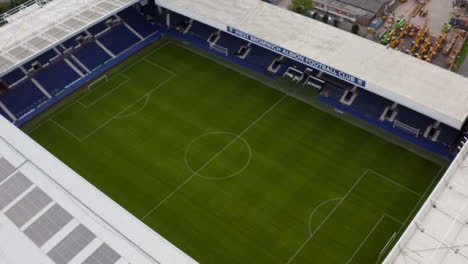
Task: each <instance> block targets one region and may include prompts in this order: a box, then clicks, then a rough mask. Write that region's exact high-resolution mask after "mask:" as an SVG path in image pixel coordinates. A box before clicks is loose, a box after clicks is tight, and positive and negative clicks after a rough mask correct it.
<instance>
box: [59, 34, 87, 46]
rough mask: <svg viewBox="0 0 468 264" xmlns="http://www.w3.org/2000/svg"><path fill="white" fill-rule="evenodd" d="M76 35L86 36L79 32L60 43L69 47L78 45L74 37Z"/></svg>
mask: <svg viewBox="0 0 468 264" xmlns="http://www.w3.org/2000/svg"><path fill="white" fill-rule="evenodd" d="M78 36H86V33H80V34H77V35H75V36H73V37H71V38H69V39H67V40H66V41H64V42H63V43H62V45H63V46H65V48H67V49H68V48H71V47H75V46H76V45H78V43H77V42H76V38H77V37H78Z"/></svg>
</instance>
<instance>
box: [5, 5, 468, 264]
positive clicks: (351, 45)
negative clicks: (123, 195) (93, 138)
mask: <svg viewBox="0 0 468 264" xmlns="http://www.w3.org/2000/svg"><path fill="white" fill-rule="evenodd" d="M1 23H2V24H4V25H3V26H1V27H0V34H1V35H2V36H7V37H2V38H1V39H0V46H1V51H0V76H1V77H0V79H1V81H0V94H1V95H0V114H1V115H2V116H3V117H4V118H3V119H2V120H1V122H0V127H2V132H1V137H2V141H1V142H2V143H1V144H3V145H4V147H3V148H2V149H1V151H2V152H1V153H0V155H1V156H2V157H3V158H2V160H0V163H1V164H0V165H1V166H2V168H1V169H2V173H3V174H2V175H3V178H4V179H2V175H0V201H3V202H4V208H3V209H2V208H0V210H2V213H0V220H1V221H2V222H1V223H2V225H1V226H0V232H11V231H9V230H16V231H13V233H8V234H7V235H8V236H18V239H13V240H14V243H18V244H19V245H21V246H23V245H27V246H28V247H29V248H34V249H32V250H33V251H34V252H36V253H37V254H36V253H35V254H36V255H34V256H35V257H38V258H43V259H44V263H62V262H63V263H65V262H67V261H70V260H74V258H81V260H83V261H84V260H85V259H86V258H88V257H90V256H92V255H93V253H94V252H95V251H97V250H99V249H101V246H102V245H108V247H106V248H105V249H104V250H107V251H106V252H107V253H109V252H111V253H109V255H112V256H115V257H116V256H119V258H118V259H119V260H118V261H120V262H118V263H195V261H194V260H192V259H191V258H190V257H188V256H187V255H185V254H184V253H182V252H181V251H179V250H178V249H176V248H175V247H173V246H172V245H170V244H169V243H168V242H167V241H165V240H164V239H163V238H162V237H160V236H159V235H157V234H156V233H154V232H153V231H151V230H149V228H147V227H145V226H144V225H143V224H142V223H141V222H139V221H138V220H136V219H134V218H132V216H131V215H130V214H129V213H127V212H125V211H124V210H123V209H122V208H120V207H118V205H116V204H112V202H111V201H110V199H108V198H107V197H105V196H104V195H103V194H102V193H100V192H99V191H97V190H96V189H94V188H93V186H92V185H90V184H87V183H86V182H85V181H84V180H83V179H82V178H80V177H79V176H78V175H77V174H76V173H74V172H73V171H71V170H70V169H69V168H68V167H66V166H65V165H64V164H63V163H60V162H59V161H57V160H56V159H54V158H53V156H52V155H51V154H49V153H47V152H46V151H45V150H44V149H42V148H41V147H40V146H38V145H37V144H35V143H34V142H33V141H32V140H31V139H29V138H28V137H27V136H26V135H24V134H22V132H20V131H19V130H18V129H16V128H15V127H14V126H13V125H15V126H21V125H23V124H25V123H26V122H28V121H29V120H31V119H32V118H34V117H35V116H37V115H38V114H39V113H41V112H43V111H44V110H45V109H47V108H49V107H50V106H52V105H54V104H56V103H57V102H59V101H60V100H61V99H63V98H64V97H65V96H67V95H69V94H71V93H72V92H74V91H75V90H77V89H78V88H80V87H82V86H83V85H84V84H86V83H88V82H90V81H92V80H94V79H96V78H97V77H99V76H100V75H102V74H103V73H104V72H105V71H106V70H108V69H110V68H111V67H113V66H115V65H117V64H118V63H119V62H121V61H123V60H125V59H126V58H128V57H129V56H131V55H132V54H134V53H136V52H137V51H139V50H141V49H142V48H143V47H145V46H147V45H149V44H151V43H152V42H154V41H156V40H158V39H159V38H161V37H162V36H164V35H169V36H172V37H174V38H178V39H181V40H183V41H186V42H189V43H191V44H193V45H195V46H197V47H199V48H202V49H205V50H207V51H209V52H211V53H213V54H216V55H219V56H221V57H223V58H225V59H226V60H229V61H231V62H233V63H236V64H238V65H241V66H243V67H245V68H247V69H249V70H252V71H255V72H257V73H259V74H262V75H265V76H266V77H268V78H270V79H273V80H275V79H279V78H282V77H284V78H290V79H291V80H292V81H294V82H298V83H299V82H300V83H301V84H303V85H306V86H310V89H317V90H318V91H319V95H318V97H317V99H318V100H319V101H321V102H323V103H325V104H328V105H330V106H332V107H333V108H335V109H337V110H339V111H341V112H346V113H349V114H351V115H353V116H355V117H357V118H359V119H362V120H364V121H366V122H368V123H370V124H373V125H375V126H376V127H379V128H380V129H382V130H385V131H388V132H390V133H393V134H395V135H397V136H399V137H401V138H402V139H404V140H406V141H409V142H411V143H413V144H415V145H417V146H419V147H422V148H425V149H427V150H429V151H431V152H433V153H435V154H437V155H439V156H441V157H444V158H446V159H450V160H451V159H455V161H454V162H453V163H452V166H451V168H450V169H449V170H448V171H447V172H446V174H445V176H444V178H443V180H442V181H441V182H440V183H439V185H438V187H437V188H436V190H435V191H434V193H432V194H431V196H430V198H429V200H427V202H426V204H425V205H424V206H423V209H422V210H421V212H420V213H419V214H418V215H417V216H416V218H415V220H414V221H413V222H412V223H411V224H410V227H409V228H408V230H407V231H406V232H405V233H404V235H403V236H402V237H401V239H400V240H399V241H398V244H397V245H396V246H395V248H394V249H393V250H392V251H391V253H390V255H389V257H388V258H387V259H386V260H385V262H384V263H432V261H433V259H435V258H437V259H438V260H440V261H438V262H437V263H466V259H467V257H466V256H468V253H467V254H463V249H462V248H461V246H460V245H462V244H463V241H464V240H466V239H468V235H467V234H465V233H464V232H466V230H465V228H466V227H465V226H466V217H468V216H466V217H464V215H466V212H465V211H466V210H465V205H466V203H468V199H467V198H468V194H465V193H464V192H463V190H464V188H465V186H464V180H463V179H464V176H465V174H466V171H465V170H464V168H465V167H466V166H465V165H464V164H465V158H466V155H465V153H466V147H463V145H464V143H465V141H466V139H467V138H466V135H467V134H466V130H467V126H466V117H467V114H468V104H467V103H466V102H468V93H467V92H466V87H468V80H467V79H466V78H464V77H461V76H459V75H456V74H454V73H452V72H449V71H446V70H444V69H442V68H438V67H435V66H433V65H431V64H428V63H425V62H422V61H420V60H417V59H414V58H412V57H410V56H407V55H405V54H403V53H400V52H397V51H394V50H392V49H386V48H385V47H383V46H381V45H379V44H376V43H373V42H370V41H367V40H365V39H362V38H360V37H358V36H355V35H352V34H349V33H346V32H343V31H340V30H338V29H336V28H333V27H330V26H328V25H325V24H323V23H320V22H317V21H315V20H312V19H308V18H306V17H303V16H300V15H298V14H294V13H292V12H289V11H286V10H283V9H280V8H277V7H275V6H273V5H270V4H267V3H264V2H262V1H256V0H236V1H223V0H199V1H189V0H156V1H146V0H143V1H132V0H94V1H84V0H81V1H80V0H52V1H31V2H28V3H27V4H26V5H24V6H23V7H22V8H19V9H16V10H13V11H12V12H10V13H8V14H5V15H3V16H2V21H1ZM6 120H8V121H9V122H10V124H8V123H7V122H6ZM12 124H13V125H12ZM23 166H24V167H23ZM29 166H32V167H34V168H36V169H38V170H39V172H29V171H28V170H29ZM57 168H60V169H63V170H64V171H60V170H58V169H57ZM18 172H21V174H18ZM37 173H39V174H41V176H36V174H37ZM46 179H48V180H47V181H51V183H50V184H49V185H50V186H42V185H43V183H42V182H43V181H46ZM17 181H20V183H16V182H17ZM9 184H14V185H15V186H16V185H18V186H20V187H21V186H22V187H21V188H20V189H18V190H17V192H16V195H15V196H14V197H13V198H12V197H10V196H8V197H10V198H9V199H6V198H5V199H3V200H1V198H2V197H1V195H2V194H3V193H7V191H6V190H7V187H8V186H9ZM77 185H78V186H80V187H79V188H76V186H77ZM41 186H42V187H41ZM72 186H73V187H72ZM2 188H4V190H2ZM36 189H37V190H36ZM57 189H58V190H59V191H57ZM34 190H36V191H34ZM33 191H34V192H33ZM55 192H58V193H59V194H55ZM88 192H91V195H90V194H89V193H88ZM60 193H61V194H60ZM29 195H39V196H41V197H48V198H44V199H43V200H45V201H48V202H47V203H46V202H44V204H43V205H41V207H40V208H36V209H35V210H36V211H35V213H34V214H31V215H29V216H21V217H19V218H18V219H23V220H16V219H17V218H15V216H13V217H12V215H16V214H14V213H9V212H10V211H12V210H14V209H13V208H15V206H17V205H18V204H21V203H27V201H28V199H30V198H29ZM89 195H90V196H89ZM6 196H7V194H5V197H6ZM62 196H63V197H64V198H61V197H62ZM90 197H91V198H90ZM96 201H99V202H96ZM452 201H456V202H453V203H452ZM52 203H54V204H59V205H60V206H61V208H62V207H63V208H62V209H63V210H64V211H68V215H70V216H69V217H68V218H70V219H78V220H77V221H74V220H73V221H74V225H75V226H72V227H68V228H69V229H67V230H63V228H62V229H60V230H57V231H56V233H57V234H58V233H60V234H61V236H62V237H61V239H60V237H59V238H57V236H56V235H57V234H52V235H51V237H49V238H48V240H46V241H45V242H43V243H44V244H46V246H44V244H39V245H38V243H31V240H32V241H33V242H34V241H35V240H34V239H35V238H33V237H32V235H29V236H28V233H27V230H28V228H29V227H30V226H34V225H35V224H36V222H38V221H39V219H41V217H42V216H44V215H46V214H47V212H48V211H49V210H50V209H51V208H53V206H52V205H51V204H52ZM0 205H1V204H0ZM79 210H81V211H79ZM72 211H73V212H75V211H76V213H73V212H72ZM110 211H112V212H110ZM18 214H19V213H18ZM63 214H65V213H63ZM109 218H112V219H109ZM121 218H125V219H128V221H124V222H130V223H133V224H132V226H125V225H122V223H120V221H118V220H116V219H121ZM15 221H19V222H15ZM25 221H26V222H25ZM70 221H72V220H70ZM80 223H88V224H83V225H82V224H80ZM66 225H71V224H69V223H68V222H67V223H66ZM2 226H4V227H9V228H2ZM64 226H65V225H64ZM78 228H79V229H78ZM76 229H78V231H76V232H74V231H75V230H76ZM109 230H111V231H109ZM135 230H137V231H138V232H141V233H138V234H140V235H141V236H138V237H139V238H137V237H135V236H132V235H131V233H132V232H136V231H135ZM77 232H81V233H79V234H78V236H85V237H87V240H86V239H85V240H84V242H83V246H82V248H81V250H79V251H77V252H76V250H75V251H73V252H72V253H70V255H68V259H67V260H63V259H59V258H60V257H53V256H56V255H57V254H56V253H54V252H57V251H59V250H62V249H63V248H64V247H65V246H66V245H67V244H66V242H67V238H68V237H69V236H74V235H76V233H77ZM109 232H110V234H108V233H109ZM116 233H118V234H119V235H116ZM25 234H26V236H25ZM83 234H85V235H83ZM427 236H429V237H430V241H429V240H428V237H427ZM50 239H52V242H49V240H50ZM139 239H140V240H139ZM95 241H99V243H98V242H95ZM428 241H429V242H428ZM1 242H3V243H1V244H0V248H1V249H2V251H8V252H15V251H12V250H11V247H10V246H11V245H14V244H13V243H12V242H11V241H5V240H3V241H1ZM109 248H110V250H109ZM93 249H94V250H93ZM420 249H421V251H424V252H431V253H430V254H422V253H418V252H417V251H416V250H420ZM63 250H68V249H63ZM101 250H102V249H101ZM2 251H0V252H2ZM17 253H18V252H15V255H16V254H17ZM18 254H19V253H18ZM96 254H99V253H96ZM6 255H7V256H2V254H0V263H1V261H3V262H7V263H10V262H9V261H8V260H10V259H13V258H15V256H14V255H10V253H8V254H6ZM465 255H466V256H465ZM2 258H3V259H2ZM133 258H141V260H140V259H138V260H135V259H133ZM51 259H52V260H54V261H55V262H51ZM120 259H121V260H120ZM111 261H112V260H111ZM111 261H110V262H109V263H115V261H114V262H111ZM411 261H413V262H411ZM444 261H445V262H444ZM11 263H25V262H24V260H22V259H20V260H19V261H16V262H11ZM77 263H78V262H77ZM89 263H93V262H89Z"/></svg>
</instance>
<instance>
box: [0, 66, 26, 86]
mask: <svg viewBox="0 0 468 264" xmlns="http://www.w3.org/2000/svg"><path fill="white" fill-rule="evenodd" d="M25 76H26V75H24V73H23V71H22V70H21V69H19V68H18V69H16V70H14V71H12V72H10V73H8V74H6V75H5V76H3V77H1V79H3V80H4V81H5V82H6V83H7V84H9V85H12V84H14V83H15V82H17V81H19V80H21V79H22V78H24V77H25Z"/></svg>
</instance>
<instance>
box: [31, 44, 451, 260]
mask: <svg viewBox="0 0 468 264" xmlns="http://www.w3.org/2000/svg"><path fill="white" fill-rule="evenodd" d="M294 93H295V89H294V88H291V89H289V90H288V92H287V93H283V92H280V91H278V90H276V89H273V88H271V87H269V86H267V85H266V84H264V83H261V82H258V81H257V80H254V79H251V78H249V77H247V76H246V75H244V74H241V73H239V72H237V71H234V70H232V69H230V68H228V67H225V66H223V65H220V64H218V63H216V62H215V61H213V60H211V59H208V58H206V57H205V56H200V55H199V54H197V53H195V52H193V51H192V50H190V49H187V48H186V47H185V46H184V45H182V44H180V43H178V42H174V41H172V40H161V41H159V43H156V44H154V45H152V46H150V47H148V48H146V49H145V50H143V51H142V52H139V53H138V54H137V55H135V56H133V57H131V58H130V59H128V60H127V61H125V62H123V63H122V64H121V65H119V66H118V67H116V68H114V69H112V70H111V71H110V72H108V74H107V75H106V76H105V78H104V77H103V78H101V79H100V80H98V81H97V82H95V83H94V84H93V85H91V86H89V87H85V88H83V89H82V90H81V91H79V92H77V93H75V94H73V95H72V96H70V97H69V98H67V99H65V101H64V102H62V103H61V104H60V105H58V106H55V107H54V108H53V109H51V110H49V111H48V112H47V113H46V114H45V115H42V116H41V117H39V118H38V119H37V120H34V121H33V122H32V123H31V124H28V125H26V126H25V127H24V130H25V131H27V132H28V133H29V134H30V136H31V137H33V138H34V139H35V140H36V141H38V142H39V143H40V144H41V145H43V146H44V147H45V148H46V149H48V150H49V151H50V152H52V153H53V154H54V155H56V156H57V157H58V158H60V159H61V160H62V161H63V162H65V163H66V164H68V165H69V166H70V167H71V168H73V169H74V170H76V171H77V172H78V173H79V174H81V175H82V176H83V177H85V178H86V179H87V180H88V181H90V182H91V183H92V184H94V185H95V186H96V187H98V188H99V189H100V190H101V191H103V192H104V193H106V194H107V195H108V196H109V197H111V198H112V199H114V200H115V201H116V202H117V203H119V204H120V205H121V206H123V207H124V208H126V209H127V210H128V211H130V212H131V213H132V214H133V215H135V216H136V217H137V218H139V219H141V220H142V221H143V222H144V223H146V224H147V225H148V226H150V227H151V228H153V229H154V230H155V231H157V232H158V233H159V234H161V235H162V236H164V237H165V238H166V239H167V240H169V241H170V242H171V243H173V244H174V245H176V246H177V247H179V248H180V249H181V250H182V251H184V252H185V253H187V254H188V255H190V256H191V257H193V258H194V259H195V260H197V261H198V262H200V263H207V264H208V263H210V264H211V263H213V264H218V263H223V264H231V263H232V264H234V263H268V264H271V263H279V264H286V263H318V264H335V263H336V264H351V263H353V264H375V263H379V262H380V261H382V260H383V258H384V257H385V254H386V253H388V250H389V249H390V248H391V246H392V244H393V242H395V241H396V239H397V238H398V236H399V235H401V232H403V231H404V229H405V227H406V225H407V224H408V222H409V221H410V220H411V218H412V216H413V215H414V214H415V213H416V212H417V210H418V208H419V206H420V205H421V203H422V202H423V201H424V200H425V198H426V196H427V195H428V194H429V193H430V191H431V189H432V188H433V186H434V184H435V183H436V182H437V180H438V178H439V177H440V175H441V173H442V172H443V169H444V168H443V167H441V166H440V165H438V164H436V163H434V162H432V161H429V160H427V159H424V158H422V157H420V156H418V155H416V154H414V153H413V152H410V151H408V150H406V149H404V148H402V147H400V146H397V145H395V144H393V143H391V142H389V141H387V140H384V139H382V138H381V137H377V136H375V135H374V134H372V133H370V132H368V131H366V130H363V129H361V128H359V127H357V126H355V125H353V124H350V123H349V122H345V121H343V120H341V119H339V118H337V117H335V116H334V115H331V114H329V113H327V112H324V111H320V110H318V109H317V108H316V107H313V106H311V105H309V104H306V103H304V102H303V101H300V100H297V99H295V98H294V96H292V95H294Z"/></svg>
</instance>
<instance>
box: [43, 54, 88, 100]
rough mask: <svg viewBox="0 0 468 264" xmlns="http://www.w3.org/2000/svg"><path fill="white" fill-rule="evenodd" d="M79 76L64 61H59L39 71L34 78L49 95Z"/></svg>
mask: <svg viewBox="0 0 468 264" xmlns="http://www.w3.org/2000/svg"><path fill="white" fill-rule="evenodd" d="M80 77H81V76H80V75H78V73H76V72H75V71H74V70H73V69H72V68H71V67H70V66H69V65H68V64H67V63H66V62H65V61H60V62H59V63H57V64H54V65H52V66H50V67H47V68H45V69H43V70H42V71H40V72H39V74H38V75H36V76H35V79H36V80H37V81H38V82H39V83H40V84H41V85H42V87H44V89H46V90H47V91H48V92H49V93H50V94H51V95H54V94H56V93H57V92H59V91H61V90H63V89H64V88H65V86H67V85H69V84H70V83H72V82H74V81H76V80H78V79H79V78H80Z"/></svg>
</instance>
